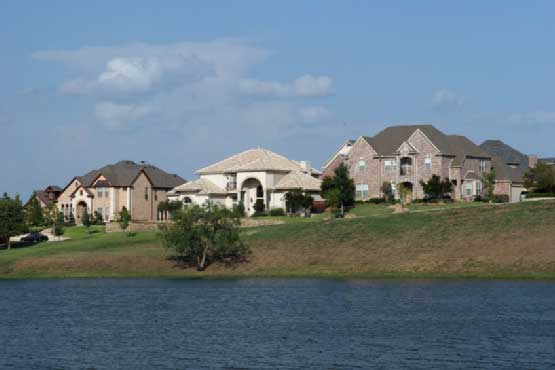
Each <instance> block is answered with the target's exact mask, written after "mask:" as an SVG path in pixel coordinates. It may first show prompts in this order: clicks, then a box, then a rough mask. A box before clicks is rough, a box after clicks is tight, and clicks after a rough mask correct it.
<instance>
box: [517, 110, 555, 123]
mask: <svg viewBox="0 0 555 370" xmlns="http://www.w3.org/2000/svg"><path fill="white" fill-rule="evenodd" d="M509 121H510V122H513V123H533V124H555V112H546V111H534V112H527V113H514V114H511V115H510V116H509Z"/></svg>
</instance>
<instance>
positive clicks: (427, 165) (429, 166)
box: [424, 158, 432, 171]
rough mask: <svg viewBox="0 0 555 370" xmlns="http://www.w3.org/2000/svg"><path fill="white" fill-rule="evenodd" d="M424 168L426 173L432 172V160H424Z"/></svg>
mask: <svg viewBox="0 0 555 370" xmlns="http://www.w3.org/2000/svg"><path fill="white" fill-rule="evenodd" d="M424 168H425V169H426V171H431V170H432V158H424Z"/></svg>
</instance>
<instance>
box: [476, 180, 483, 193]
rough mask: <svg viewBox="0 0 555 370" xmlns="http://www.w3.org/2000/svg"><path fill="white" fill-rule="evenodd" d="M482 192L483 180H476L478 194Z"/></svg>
mask: <svg viewBox="0 0 555 370" xmlns="http://www.w3.org/2000/svg"><path fill="white" fill-rule="evenodd" d="M480 194H482V182H481V181H476V195H480Z"/></svg>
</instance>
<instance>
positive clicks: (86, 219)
mask: <svg viewBox="0 0 555 370" xmlns="http://www.w3.org/2000/svg"><path fill="white" fill-rule="evenodd" d="M82 222H83V226H85V227H86V228H89V227H90V226H91V217H90V216H89V212H87V209H86V208H85V209H84V210H83V219H82Z"/></svg>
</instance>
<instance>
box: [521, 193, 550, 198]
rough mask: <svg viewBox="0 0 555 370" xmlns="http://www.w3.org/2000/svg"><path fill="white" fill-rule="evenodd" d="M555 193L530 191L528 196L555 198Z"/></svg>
mask: <svg viewBox="0 0 555 370" xmlns="http://www.w3.org/2000/svg"><path fill="white" fill-rule="evenodd" d="M553 197H555V193H528V194H526V198H553Z"/></svg>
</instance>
